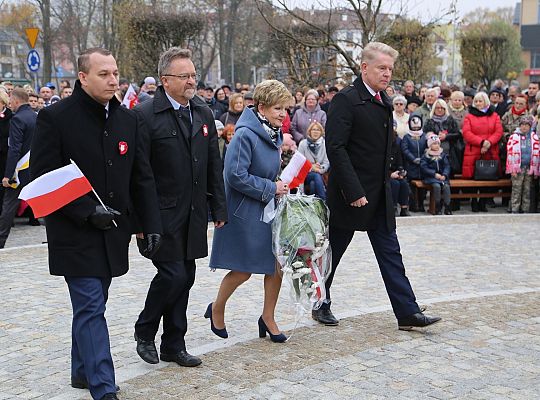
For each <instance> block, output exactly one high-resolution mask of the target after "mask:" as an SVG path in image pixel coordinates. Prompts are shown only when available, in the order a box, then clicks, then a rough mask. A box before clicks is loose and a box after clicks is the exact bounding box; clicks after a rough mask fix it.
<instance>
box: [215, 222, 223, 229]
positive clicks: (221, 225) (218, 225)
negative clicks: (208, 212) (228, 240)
mask: <svg viewBox="0 0 540 400" xmlns="http://www.w3.org/2000/svg"><path fill="white" fill-rule="evenodd" d="M224 226H225V221H214V228H216V229H219V228H223V227H224Z"/></svg>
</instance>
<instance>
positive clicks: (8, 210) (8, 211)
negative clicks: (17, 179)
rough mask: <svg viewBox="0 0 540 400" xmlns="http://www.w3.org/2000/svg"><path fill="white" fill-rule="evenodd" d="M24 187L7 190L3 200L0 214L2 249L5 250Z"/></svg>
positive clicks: (0, 246) (0, 244)
mask: <svg viewBox="0 0 540 400" xmlns="http://www.w3.org/2000/svg"><path fill="white" fill-rule="evenodd" d="M21 190H22V187H21V185H19V187H18V188H17V189H12V188H6V189H5V191H4V198H3V199H2V212H1V213H0V249H3V248H4V246H5V245H6V241H7V238H8V236H9V232H10V231H11V224H12V222H13V220H14V219H15V216H16V215H17V210H18V209H19V203H20V202H21V201H20V200H19V194H20V193H21Z"/></svg>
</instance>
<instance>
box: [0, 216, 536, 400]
mask: <svg viewBox="0 0 540 400" xmlns="http://www.w3.org/2000/svg"><path fill="white" fill-rule="evenodd" d="M539 226H540V215H506V214H504V215H503V214H500V215H496V214H494V213H489V214H488V215H465V216H452V217H447V216H444V217H426V218H416V217H413V218H407V219H399V220H398V235H399V237H400V242H401V247H402V252H403V255H404V261H405V265H406V267H407V272H408V276H409V278H410V280H411V283H412V285H413V288H414V289H415V293H416V296H417V298H418V301H419V303H420V304H426V305H428V307H429V308H428V311H429V314H432V315H440V316H442V317H443V318H444V320H443V321H442V322H441V323H439V324H437V325H435V326H433V327H431V328H429V329H426V330H425V331H424V332H422V333H419V332H400V331H398V330H397V329H396V323H395V319H394V317H393V315H392V313H391V311H390V306H389V302H388V299H387V296H386V293H385V290H384V286H383V283H382V280H381V278H380V273H379V271H378V268H377V266H376V263H375V258H374V256H373V253H372V251H371V248H370V246H369V241H368V240H367V237H366V235H365V234H362V233H358V234H357V235H356V236H355V238H354V240H353V243H352V244H351V246H350V248H349V250H348V251H347V253H346V254H345V256H344V258H343V261H342V264H341V265H340V269H339V270H338V272H337V274H336V278H335V282H334V287H335V289H334V288H333V291H332V293H333V297H334V306H333V310H334V312H335V313H336V315H337V316H338V317H340V318H342V322H341V324H340V326H339V327H336V328H330V327H323V326H319V325H316V324H315V323H313V322H312V321H311V320H309V319H308V318H304V319H302V320H301V321H300V323H299V324H298V327H297V329H296V330H294V333H293V328H294V325H295V313H294V310H293V309H292V307H291V305H290V304H291V303H290V301H289V299H288V293H287V289H286V288H285V287H284V289H283V291H282V294H281V298H280V302H279V304H278V309H277V315H276V319H277V321H278V323H279V324H280V326H281V328H282V329H284V330H285V332H286V333H287V334H289V335H290V334H291V333H293V335H292V336H293V337H292V339H291V340H290V341H289V342H287V343H286V344H274V343H271V342H270V341H269V340H262V339H258V337H257V318H258V316H259V315H260V312H261V308H262V278H261V277H254V278H252V279H251V280H250V281H249V282H247V283H246V284H245V285H243V286H242V287H241V288H240V289H239V290H238V291H237V293H236V294H235V295H234V296H233V297H232V299H231V301H230V304H229V305H228V308H227V315H226V320H227V329H228V331H229V334H230V338H229V339H227V340H222V339H219V338H217V337H216V336H215V335H213V334H212V333H211V331H210V329H209V326H208V324H209V323H208V320H205V319H204V318H203V317H202V314H203V313H204V310H205V308H206V305H207V304H208V303H209V302H210V301H212V299H213V298H214V296H215V293H216V291H217V287H218V285H219V282H220V280H221V278H222V276H223V274H224V272H223V271H218V272H211V271H210V270H209V269H208V268H207V265H208V264H207V261H208V260H207V259H204V260H200V261H199V262H198V266H199V268H198V276H197V281H196V284H195V286H194V288H193V289H192V295H191V299H190V306H189V309H188V316H189V320H190V321H189V322H190V328H189V332H188V335H187V337H186V342H187V343H188V350H189V351H190V352H192V353H193V354H197V355H201V357H202V359H203V365H202V366H201V367H198V368H193V369H187V368H181V367H178V366H176V365H175V364H169V363H163V362H162V363H160V364H159V365H157V366H152V365H149V364H146V363H144V362H143V361H142V360H140V359H139V358H138V356H137V354H136V352H135V342H134V341H133V339H132V333H133V323H134V321H135V319H136V317H137V315H138V313H139V312H140V309H141V307H142V306H143V303H144V299H145V294H146V290H147V288H148V284H149V282H150V280H151V278H152V276H153V274H154V272H155V271H154V268H153V266H152V265H151V264H150V263H149V262H148V261H147V260H145V259H143V258H142V257H140V256H138V255H137V254H136V249H135V248H134V247H132V248H131V249H130V251H131V254H130V260H131V269H130V272H129V273H128V274H127V275H126V276H125V277H122V278H118V279H114V280H113V284H112V286H111V290H110V300H109V303H108V310H107V319H108V323H109V330H110V334H111V344H112V351H113V358H114V361H115V367H116V372H117V381H118V383H119V384H120V385H121V387H122V391H121V392H120V398H121V399H176V398H178V399H180V398H182V399H213V398H215V399H217V398H234V399H288V398H293V397H294V398H297V399H307V398H313V397H323V398H329V399H334V398H335V399H346V398H350V399H371V398H373V399H386V398H392V399H393V398H403V399H413V398H414V399H424V398H425V399H432V398H436V399H447V398H460V399H462V398H468V399H533V398H538V397H539V395H540V382H539V381H538V371H539V370H540V339H539V334H538V332H539V328H540V311H539V310H538V303H539V301H540V272H539V266H540V262H539V260H540V237H539V235H538V234H537V233H538V228H539ZM211 234H212V231H211V230H210V231H209V239H210V238H211ZM43 241H45V234H44V230H43V228H42V227H28V226H23V225H17V226H16V227H15V229H14V230H13V232H12V237H11V238H10V240H9V241H8V246H12V247H11V248H7V249H4V250H0V291H1V293H2V298H3V310H2V312H1V314H0V316H1V318H0V399H33V398H36V399H51V398H52V399H57V400H60V399H89V398H90V397H89V395H88V392H87V391H81V390H75V389H72V388H71V387H69V375H70V374H69V347H70V320H71V310H70V305H69V296H68V293H67V288H66V285H65V283H64V281H63V279H62V278H59V277H52V276H50V275H49V274H48V266H47V251H46V246H45V245H41V244H40V243H41V242H43ZM23 244H24V245H27V246H26V247H23V248H20V247H16V246H20V245H23ZM13 246H15V247H13ZM157 339H158V342H159V338H157Z"/></svg>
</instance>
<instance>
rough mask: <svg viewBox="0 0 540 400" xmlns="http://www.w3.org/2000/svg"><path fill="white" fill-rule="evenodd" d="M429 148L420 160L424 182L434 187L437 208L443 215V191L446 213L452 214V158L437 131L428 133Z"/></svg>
mask: <svg viewBox="0 0 540 400" xmlns="http://www.w3.org/2000/svg"><path fill="white" fill-rule="evenodd" d="M427 145H428V148H427V149H426V151H425V153H424V155H423V156H422V159H421V160H420V169H421V170H422V176H423V177H424V179H423V182H424V183H425V184H428V185H431V186H432V187H433V196H434V197H435V207H436V208H435V209H436V213H437V215H441V214H442V212H441V192H442V197H443V203H444V214H445V215H452V209H451V207H450V171H451V169H450V160H449V159H448V155H447V154H446V153H445V152H444V151H443V149H442V147H441V140H440V139H439V136H437V135H436V134H435V133H430V134H428V138H427Z"/></svg>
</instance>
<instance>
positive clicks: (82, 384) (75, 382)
mask: <svg viewBox="0 0 540 400" xmlns="http://www.w3.org/2000/svg"><path fill="white" fill-rule="evenodd" d="M71 387H72V388H75V389H88V381H87V380H86V379H84V378H75V377H73V376H72V377H71ZM114 388H115V389H116V391H117V392H119V391H120V386H118V385H114Z"/></svg>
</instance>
